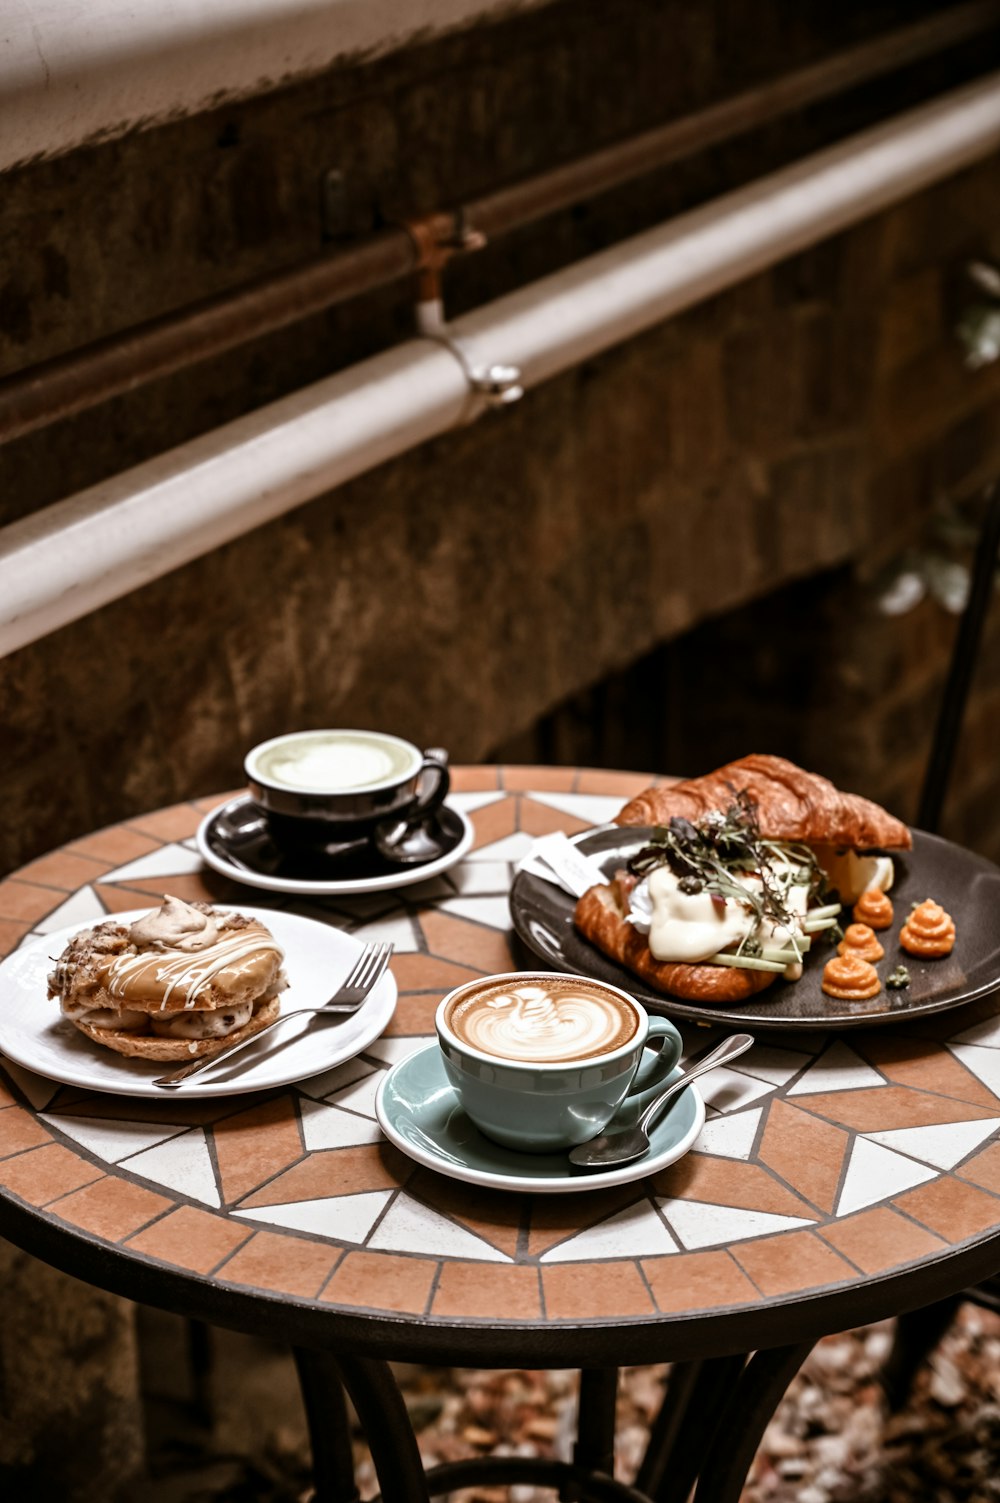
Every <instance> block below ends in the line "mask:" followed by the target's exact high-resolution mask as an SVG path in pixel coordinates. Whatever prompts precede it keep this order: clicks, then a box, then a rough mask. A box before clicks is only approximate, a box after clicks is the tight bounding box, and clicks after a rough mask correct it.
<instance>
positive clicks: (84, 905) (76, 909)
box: [35, 887, 152, 934]
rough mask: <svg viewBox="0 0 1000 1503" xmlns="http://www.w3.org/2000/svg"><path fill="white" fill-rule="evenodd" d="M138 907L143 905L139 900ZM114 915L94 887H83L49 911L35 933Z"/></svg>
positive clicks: (43, 932)
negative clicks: (109, 911)
mask: <svg viewBox="0 0 1000 1503" xmlns="http://www.w3.org/2000/svg"><path fill="white" fill-rule="evenodd" d="M151 901H152V900H151ZM136 907H137V908H138V907H141V904H140V903H139V902H138V900H137V902H136ZM113 917H114V915H113V914H110V913H108V911H107V909H106V908H105V906H104V904H103V903H102V902H101V900H100V898H99V897H98V896H97V893H96V892H95V891H94V889H93V888H92V887H81V888H79V889H78V890H77V891H76V892H75V893H73V895H72V897H69V898H67V899H66V901H65V903H60V904H59V907H58V908H56V909H53V911H52V912H51V913H47V914H46V915H45V917H44V918H43V919H41V920H40V921H39V922H38V923H37V924H36V925H35V933H36V934H52V933H53V931H54V930H56V929H68V928H69V926H70V924H95V923H100V922H101V920H102V919H106V918H113Z"/></svg>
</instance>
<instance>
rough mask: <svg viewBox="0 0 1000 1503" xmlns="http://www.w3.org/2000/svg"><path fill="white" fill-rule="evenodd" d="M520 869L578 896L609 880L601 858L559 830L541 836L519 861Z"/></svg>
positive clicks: (580, 896) (575, 896)
mask: <svg viewBox="0 0 1000 1503" xmlns="http://www.w3.org/2000/svg"><path fill="white" fill-rule="evenodd" d="M518 870H519V871H523V872H531V874H532V875H533V876H535V877H542V878H543V879H544V880H545V881H546V882H554V883H555V885H556V886H557V887H561V888H562V889H563V891H564V892H568V893H569V894H570V895H571V896H572V897H574V898H582V897H583V895H584V893H585V892H586V891H587V889H588V888H589V887H593V886H594V885H595V884H596V883H598V882H603V881H604V880H605V878H604V873H603V872H602V871H601V868H600V865H599V864H598V862H597V861H595V860H594V858H593V857H592V856H585V855H584V854H583V852H582V851H580V850H577V848H576V846H575V845H574V844H573V842H572V841H571V840H570V839H568V837H567V836H565V835H563V834H561V833H560V832H559V831H553V833H552V834H551V835H542V836H540V837H539V839H538V840H536V841H535V843H534V845H533V846H532V848H531V850H530V851H529V852H528V854H527V856H525V858H524V860H523V861H521V862H520V863H519V865H518Z"/></svg>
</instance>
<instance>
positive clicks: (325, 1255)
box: [216, 1232, 340, 1299]
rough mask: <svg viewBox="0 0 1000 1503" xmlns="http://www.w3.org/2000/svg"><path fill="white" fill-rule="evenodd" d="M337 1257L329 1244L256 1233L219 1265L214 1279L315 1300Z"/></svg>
mask: <svg viewBox="0 0 1000 1503" xmlns="http://www.w3.org/2000/svg"><path fill="white" fill-rule="evenodd" d="M339 1256H340V1249H339V1248H338V1247H334V1246H333V1245H332V1244H331V1243H329V1242H311V1241H310V1240H309V1239H308V1238H306V1237H288V1236H284V1235H283V1234H282V1233H280V1232H258V1233H257V1235H256V1236H255V1237H251V1239H250V1241H249V1242H244V1244H243V1246H242V1247H240V1248H238V1249H237V1251H236V1252H235V1253H234V1254H233V1256H232V1257H231V1258H230V1259H229V1261H228V1262H227V1263H224V1264H223V1265H222V1267H221V1268H220V1269H219V1270H218V1271H217V1273H216V1278H219V1279H224V1280H225V1281H226V1283H229V1284H250V1285H252V1287H253V1288H254V1289H271V1290H273V1291H274V1293H276V1294H294V1295H297V1296H299V1297H300V1298H301V1299H315V1298H316V1296H317V1294H319V1291H320V1290H321V1289H322V1287H323V1285H324V1283H325V1282H326V1280H327V1278H328V1277H329V1274H330V1269H331V1268H332V1267H333V1265H334V1263H335V1262H336V1261H337V1258H338V1257H339Z"/></svg>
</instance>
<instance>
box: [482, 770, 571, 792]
mask: <svg viewBox="0 0 1000 1503" xmlns="http://www.w3.org/2000/svg"><path fill="white" fill-rule="evenodd" d="M500 777H501V780H502V782H503V786H504V787H505V788H507V789H508V790H509V791H510V792H511V793H515V792H517V791H519V790H527V789H530V790H533V791H534V792H535V793H572V792H573V790H574V788H575V787H576V768H575V767H533V766H530V765H529V766H527V767H510V766H508V767H502V768H501V769H500Z"/></svg>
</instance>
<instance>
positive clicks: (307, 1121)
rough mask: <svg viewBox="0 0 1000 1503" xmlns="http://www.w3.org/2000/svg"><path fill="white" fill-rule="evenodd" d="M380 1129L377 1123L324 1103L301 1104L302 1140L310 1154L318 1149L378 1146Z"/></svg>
mask: <svg viewBox="0 0 1000 1503" xmlns="http://www.w3.org/2000/svg"><path fill="white" fill-rule="evenodd" d="M381 1136H382V1130H381V1128H380V1127H379V1125H378V1123H377V1122H374V1121H372V1120H370V1119H369V1118H368V1117H359V1116H358V1115H357V1113H356V1112H344V1111H341V1110H340V1108H339V1107H337V1106H328V1105H327V1104H326V1102H325V1101H303V1103H302V1137H303V1139H304V1141H305V1145H306V1148H307V1149H308V1150H309V1152H310V1153H313V1152H315V1150H316V1149H319V1148H356V1147H358V1146H359V1145H361V1144H362V1143H377V1142H378V1141H379V1139H380V1138H381Z"/></svg>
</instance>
